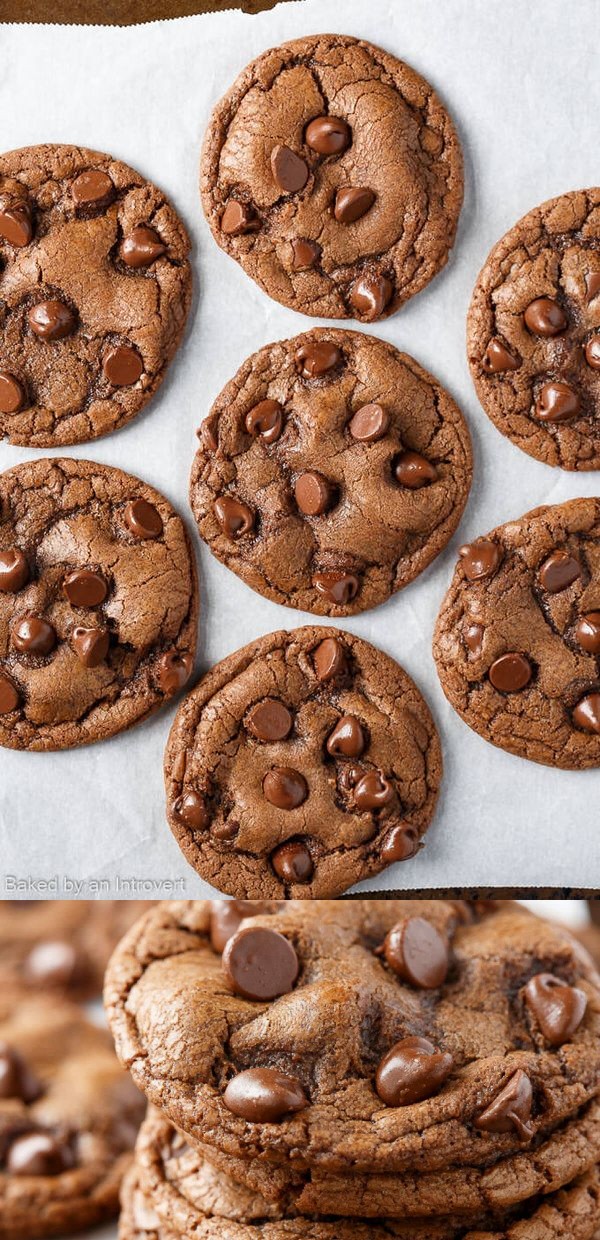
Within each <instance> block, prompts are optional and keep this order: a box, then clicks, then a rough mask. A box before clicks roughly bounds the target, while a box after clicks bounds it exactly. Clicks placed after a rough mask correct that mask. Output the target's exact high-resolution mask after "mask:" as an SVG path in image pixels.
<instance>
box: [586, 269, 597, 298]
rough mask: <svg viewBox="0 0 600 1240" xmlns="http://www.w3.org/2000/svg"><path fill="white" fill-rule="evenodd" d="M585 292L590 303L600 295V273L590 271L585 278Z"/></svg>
mask: <svg viewBox="0 0 600 1240" xmlns="http://www.w3.org/2000/svg"><path fill="white" fill-rule="evenodd" d="M585 291H586V296H587V300H588V302H590V301H593V300H594V298H595V297H597V296H598V293H600V271H588V272H587V273H586V277H585Z"/></svg>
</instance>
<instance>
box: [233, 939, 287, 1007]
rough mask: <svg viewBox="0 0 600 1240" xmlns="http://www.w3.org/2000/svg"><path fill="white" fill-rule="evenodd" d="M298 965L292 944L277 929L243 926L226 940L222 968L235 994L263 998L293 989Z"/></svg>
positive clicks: (249, 997) (262, 999)
mask: <svg viewBox="0 0 600 1240" xmlns="http://www.w3.org/2000/svg"><path fill="white" fill-rule="evenodd" d="M299 971H300V965H299V962H298V957H297V955H296V952H295V950H294V948H293V947H292V944H291V943H290V942H289V940H288V939H286V938H285V937H284V935H283V934H279V932H278V931H277V930H268V929H266V928H265V927H263V926H245V927H242V929H241V930H238V931H236V933H235V934H234V935H232V937H231V938H230V939H229V940H228V942H227V945H226V947H225V950H224V952H223V972H224V974H225V977H226V978H227V981H228V982H229V985H230V986H231V988H232V990H233V991H234V992H235V994H236V995H241V996H242V998H243V999H251V1000H254V1001H258V1002H265V1001H266V1000H269V999H276V998H277V997H278V996H279V995H286V994H288V993H289V991H290V990H292V988H293V986H294V983H295V981H296V979H297V977H298V973H299Z"/></svg>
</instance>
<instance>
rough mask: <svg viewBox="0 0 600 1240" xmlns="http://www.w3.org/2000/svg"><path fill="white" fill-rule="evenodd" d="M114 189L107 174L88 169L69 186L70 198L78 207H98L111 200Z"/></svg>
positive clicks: (97, 169)
mask: <svg viewBox="0 0 600 1240" xmlns="http://www.w3.org/2000/svg"><path fill="white" fill-rule="evenodd" d="M114 188H115V187H114V185H113V183H112V181H111V179H110V177H109V175H108V173H106V172H102V171H101V170H100V169H99V168H90V169H88V170H87V172H82V173H80V175H79V176H78V177H75V180H74V181H73V182H72V184H71V197H72V198H73V202H74V203H75V204H76V205H77V206H78V207H91V206H94V207H95V206H100V205H103V204H104V203H106V202H108V201H109V199H110V198H112V196H113V193H114Z"/></svg>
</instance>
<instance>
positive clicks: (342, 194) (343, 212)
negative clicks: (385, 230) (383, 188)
mask: <svg viewBox="0 0 600 1240" xmlns="http://www.w3.org/2000/svg"><path fill="white" fill-rule="evenodd" d="M374 202H375V194H374V193H373V190H372V189H367V188H366V187H356V188H354V187H352V186H346V187H344V189H338V191H337V193H336V196H335V205H334V208H333V214H334V215H335V218H336V220H337V221H338V223H339V224H354V223H355V222H356V220H360V219H362V217H363V215H366V214H367V211H370V210H371V207H372V206H373V203H374Z"/></svg>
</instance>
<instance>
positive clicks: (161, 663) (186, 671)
mask: <svg viewBox="0 0 600 1240" xmlns="http://www.w3.org/2000/svg"><path fill="white" fill-rule="evenodd" d="M193 666H194V660H193V658H192V655H191V654H181V653H180V652H179V650H166V651H165V653H164V654H163V655H161V657H160V659H159V660H158V663H157V677H158V683H159V686H160V688H161V690H162V692H163V693H166V694H167V696H168V697H171V696H172V694H173V693H178V692H179V690H180V689H183V686H184V685H185V683H186V681H188V680H189V678H190V676H191V674H192V668H193Z"/></svg>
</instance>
